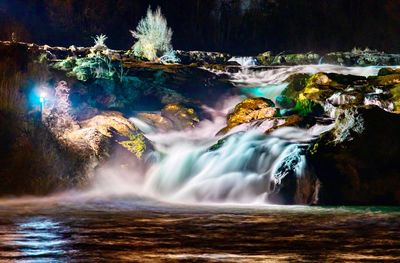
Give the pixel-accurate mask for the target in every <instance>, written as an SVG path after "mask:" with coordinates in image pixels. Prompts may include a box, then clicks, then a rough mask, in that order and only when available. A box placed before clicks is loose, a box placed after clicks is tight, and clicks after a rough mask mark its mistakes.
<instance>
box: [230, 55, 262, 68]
mask: <svg viewBox="0 0 400 263" xmlns="http://www.w3.org/2000/svg"><path fill="white" fill-rule="evenodd" d="M228 61H229V62H237V63H238V64H239V65H241V66H242V67H252V66H257V65H258V63H257V59H256V58H255V57H232V58H230V59H229V60H228Z"/></svg>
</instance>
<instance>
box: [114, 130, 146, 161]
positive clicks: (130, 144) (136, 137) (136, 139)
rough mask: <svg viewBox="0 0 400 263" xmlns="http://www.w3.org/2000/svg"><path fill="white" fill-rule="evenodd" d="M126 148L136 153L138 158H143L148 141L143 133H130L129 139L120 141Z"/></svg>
mask: <svg viewBox="0 0 400 263" xmlns="http://www.w3.org/2000/svg"><path fill="white" fill-rule="evenodd" d="M118 143H119V144H120V145H121V146H123V147H124V148H125V149H127V150H128V151H130V152H131V153H133V154H135V155H136V157H137V158H139V159H141V158H142V156H143V153H144V152H145V151H146V142H145V138H144V136H143V134H141V133H138V134H133V133H130V134H129V140H126V141H122V142H118Z"/></svg>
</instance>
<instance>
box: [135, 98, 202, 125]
mask: <svg viewBox="0 0 400 263" xmlns="http://www.w3.org/2000/svg"><path fill="white" fill-rule="evenodd" d="M137 117H138V118H139V119H140V120H142V121H144V122H145V123H147V124H148V125H150V126H152V127H153V128H156V129H157V130H160V131H169V130H184V129H186V128H191V127H194V126H195V125H196V124H197V123H198V122H199V118H198V116H197V114H196V112H195V110H194V109H193V108H191V107H185V106H184V105H181V104H178V103H173V104H167V105H165V106H164V108H163V109H162V110H161V112H160V113H148V112H141V113H139V114H138V115H137Z"/></svg>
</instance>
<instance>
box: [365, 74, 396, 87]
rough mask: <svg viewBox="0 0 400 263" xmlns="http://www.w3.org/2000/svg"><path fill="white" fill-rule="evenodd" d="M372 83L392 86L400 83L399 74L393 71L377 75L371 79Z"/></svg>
mask: <svg viewBox="0 0 400 263" xmlns="http://www.w3.org/2000/svg"><path fill="white" fill-rule="evenodd" d="M372 83H373V84H374V85H376V86H381V87H382V86H383V87H385V86H394V85H397V84H400V74H399V73H395V74H389V75H383V76H378V77H376V78H375V79H373V81H372Z"/></svg>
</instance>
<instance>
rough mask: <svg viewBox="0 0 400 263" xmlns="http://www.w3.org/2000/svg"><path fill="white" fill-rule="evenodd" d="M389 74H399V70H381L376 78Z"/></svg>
mask: <svg viewBox="0 0 400 263" xmlns="http://www.w3.org/2000/svg"><path fill="white" fill-rule="evenodd" d="M391 74H400V68H381V69H380V70H379V72H378V76H386V75H391Z"/></svg>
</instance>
